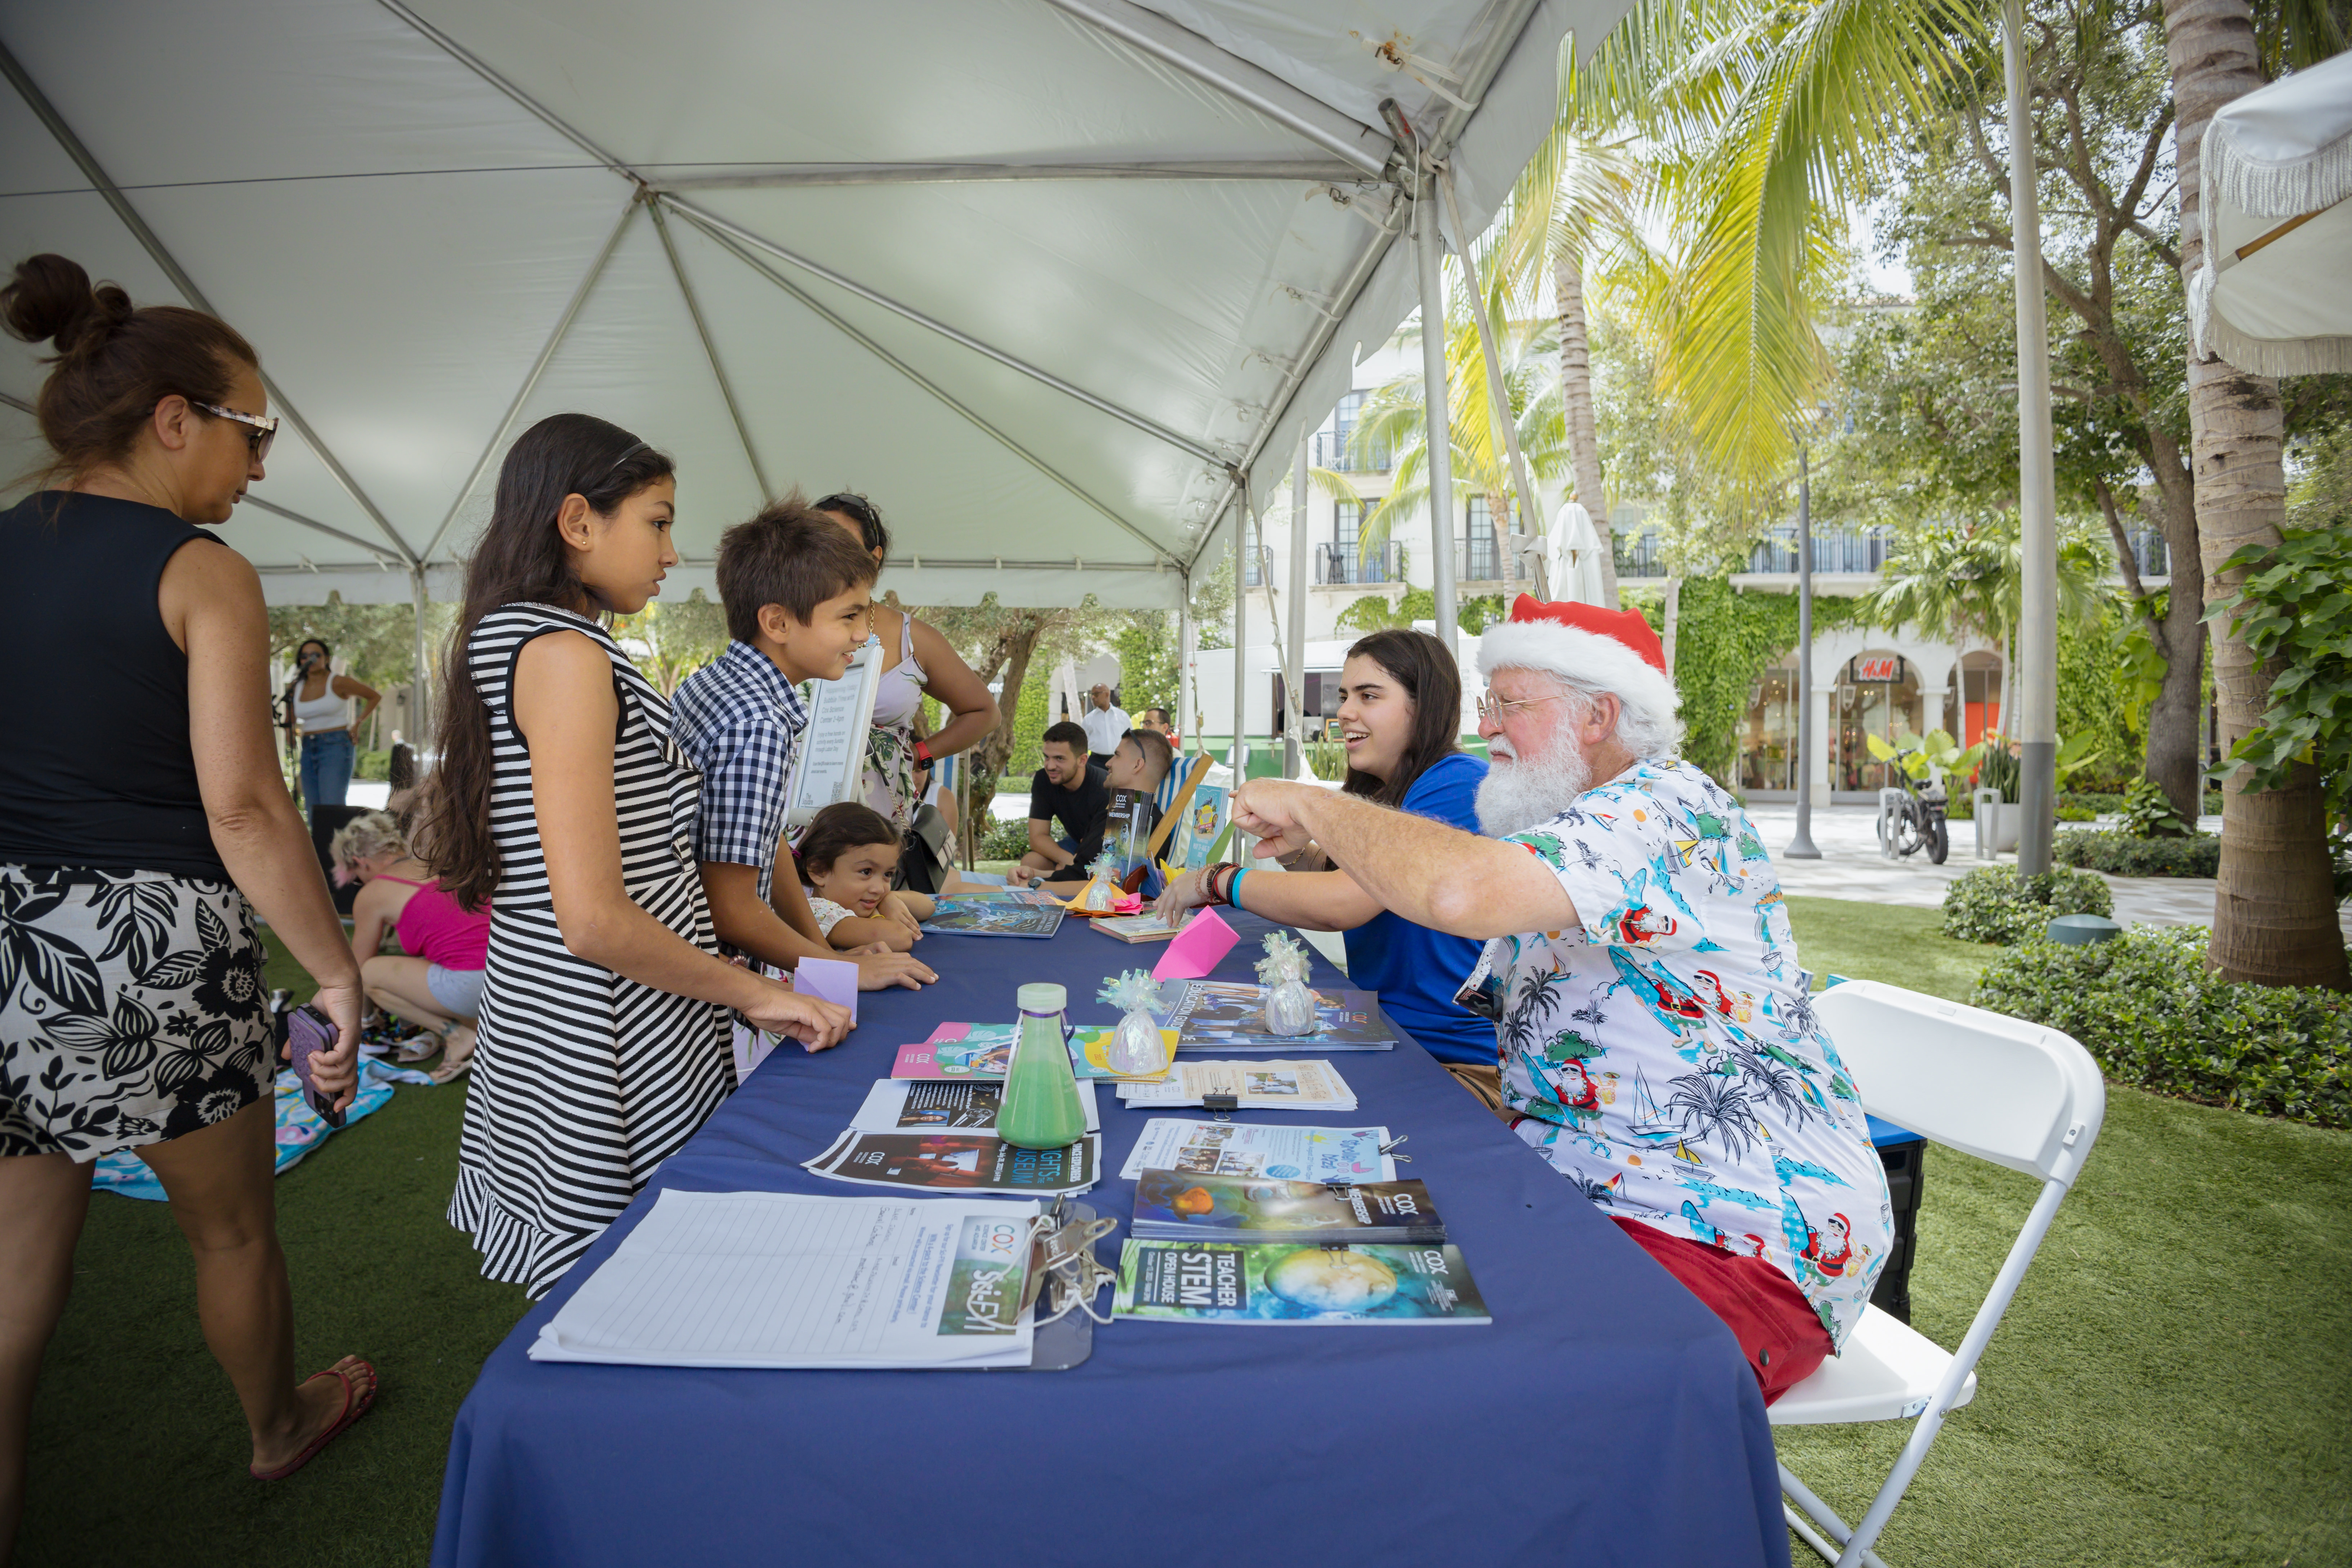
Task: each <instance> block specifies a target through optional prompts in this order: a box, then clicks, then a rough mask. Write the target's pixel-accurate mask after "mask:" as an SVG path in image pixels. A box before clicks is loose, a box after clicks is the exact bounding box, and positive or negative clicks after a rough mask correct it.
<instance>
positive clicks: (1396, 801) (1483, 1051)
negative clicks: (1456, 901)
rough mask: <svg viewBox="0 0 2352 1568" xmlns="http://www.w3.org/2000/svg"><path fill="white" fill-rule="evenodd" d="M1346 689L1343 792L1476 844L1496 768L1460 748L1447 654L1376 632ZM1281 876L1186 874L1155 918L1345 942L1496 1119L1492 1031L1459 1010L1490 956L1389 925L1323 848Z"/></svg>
mask: <svg viewBox="0 0 2352 1568" xmlns="http://www.w3.org/2000/svg"><path fill="white" fill-rule="evenodd" d="M1339 683H1340V687H1341V689H1342V695H1341V700H1340V703H1339V732H1340V734H1341V736H1342V737H1343V738H1344V740H1345V742H1346V745H1347V750H1348V777H1347V781H1346V782H1345V783H1344V784H1341V785H1340V786H1339V787H1340V788H1341V789H1343V790H1345V791H1346V792H1347V793H1348V794H1349V795H1364V796H1366V797H1368V798H1370V799H1371V800H1373V801H1376V802H1378V803H1379V804H1381V805H1391V806H1394V807H1396V808H1397V809H1398V810H1399V811H1410V812H1412V813H1413V814H1414V815H1416V816H1427V817H1431V818H1433V819H1434V820H1436V821H1439V822H1443V823H1444V824H1446V825H1447V826H1452V827H1461V828H1466V829H1468V830H1469V831H1470V832H1473V833H1475V832H1477V831H1478V785H1479V784H1480V783H1481V782H1482V781H1483V780H1484V779H1485V778H1486V763H1485V762H1484V761H1482V760H1481V759H1479V758H1476V757H1474V756H1471V755H1469V754H1468V753H1467V752H1464V751H1463V750H1462V748H1461V746H1460V744H1459V743H1458V738H1459V734H1460V731H1461V728H1462V675H1461V671H1460V670H1459V669H1458V668H1456V667H1455V665H1454V656H1453V655H1452V654H1450V653H1448V652H1446V651H1445V645H1444V643H1441V642H1439V641H1438V640H1437V639H1436V638H1435V637H1431V636H1430V635H1429V634H1428V633H1426V632H1415V631H1399V630H1391V631H1380V632H1374V633H1372V634H1371V635H1370V637H1362V638H1360V639H1358V641H1357V642H1356V645H1355V646H1354V647H1350V648H1349V650H1348V662H1347V664H1346V666H1345V667H1344V668H1342V669H1341V670H1340V672H1339ZM1283 864H1284V866H1285V868H1286V869H1287V870H1290V871H1303V872H1306V873H1307V875H1304V876H1291V875H1276V876H1268V875H1265V873H1263V872H1254V871H1251V870H1250V869H1249V868H1247V867H1244V866H1239V865H1235V864H1234V863H1233V862H1230V861H1228V862H1223V863H1221V864H1219V865H1215V866H1211V867H1208V868H1204V869H1202V870H1199V871H1187V872H1185V873H1184V874H1183V875H1182V876H1181V877H1178V878H1177V879H1175V880H1173V881H1171V882H1170V883H1169V884H1168V889H1167V891H1165V892H1163V893H1162V894H1160V902H1159V904H1158V906H1157V910H1156V912H1157V913H1158V914H1159V915H1160V918H1161V919H1162V920H1171V919H1174V918H1176V917H1178V916H1179V915H1181V913H1182V912H1183V911H1184V910H1189V909H1191V908H1192V907H1193V906H1194V905H1196V904H1205V903H1219V904H1231V905H1234V906H1235V907H1237V908H1240V909H1245V910H1249V911H1250V912H1251V913H1252V914H1259V915H1264V916H1265V917H1266V918H1267V919H1269V920H1276V921H1281V922H1283V923H1284V924H1285V925H1294V926H1299V927H1303V928H1305V929H1306V930H1308V931H1345V932H1346V933H1347V943H1348V978H1349V980H1350V981H1351V982H1353V983H1354V984H1356V985H1357V986H1358V987H1360V989H1362V990H1366V991H1372V992H1377V993H1379V994H1380V998H1381V1007H1382V1008H1383V1009H1384V1010H1385V1011H1386V1012H1387V1013H1388V1014H1389V1016H1391V1018H1393V1019H1394V1020H1395V1021H1396V1023H1397V1026H1399V1027H1400V1028H1402V1029H1403V1030H1404V1031H1405V1032H1406V1033H1407V1034H1410V1035H1411V1036H1412V1037H1413V1038H1414V1039H1416V1040H1418V1041H1420V1042H1421V1044H1422V1046H1423V1047H1424V1048H1426V1049H1427V1050H1428V1052H1429V1054H1430V1055H1432V1056H1433V1057H1435V1058H1437V1059H1438V1061H1439V1063H1440V1064H1441V1065H1442V1066H1444V1068H1445V1070H1446V1071H1448V1072H1450V1073H1452V1074H1453V1075H1454V1077H1455V1078H1456V1079H1459V1080H1460V1081H1461V1082H1462V1084H1463V1086H1464V1087H1465V1088H1466V1089H1469V1090H1470V1092H1471V1093H1473V1094H1475V1095H1476V1096H1477V1097H1478V1098H1479V1100H1481V1101H1482V1102H1484V1103H1485V1104H1486V1108H1487V1109H1488V1110H1496V1111H1497V1113H1498V1114H1499V1108H1500V1107H1501V1105H1502V1102H1503V1094H1502V1080H1501V1076H1500V1073H1499V1071H1498V1069H1497V1068H1496V1056H1495V1026H1494V1025H1493V1023H1491V1022H1490V1021H1488V1020H1487V1019H1485V1018H1482V1017H1479V1016H1477V1015H1476V1014H1475V1013H1473V1012H1471V1011H1470V1010H1469V1009H1468V1008H1466V1007H1464V1006H1463V1005H1461V1004H1460V1003H1458V1002H1456V1001H1455V1000H1454V994H1455V993H1456V992H1457V991H1458V990H1459V989H1460V988H1461V985H1462V983H1463V981H1465V979H1467V978H1468V977H1469V974H1470V972H1471V970H1472V969H1474V968H1475V967H1476V965H1477V963H1478V950H1479V944H1478V943H1477V942H1472V941H1470V940H1469V939H1468V938H1466V937H1458V936H1448V935H1446V934H1445V933H1444V932H1443V931H1431V930H1430V929H1429V928H1428V927H1426V926H1419V925H1415V924H1413V923H1412V921H1408V920H1405V919H1404V918H1403V917H1402V916H1400V915H1395V914H1391V913H1390V912H1389V911H1388V910H1384V909H1382V908H1381V906H1380V905H1379V904H1377V903H1375V902H1374V901H1373V900H1372V898H1371V896H1370V894H1368V893H1366V892H1365V891H1364V890H1363V889H1361V888H1360V887H1358V886H1357V885H1356V881H1355V879H1353V878H1351V877H1349V875H1348V873H1347V870H1346V868H1344V867H1341V868H1328V862H1327V861H1326V860H1325V858H1324V857H1323V854H1322V852H1321V851H1320V850H1319V849H1317V848H1315V847H1312V846H1310V847H1307V849H1305V850H1303V851H1301V852H1300V853H1299V854H1297V855H1295V856H1292V857H1289V858H1286V859H1285V861H1284V862H1283Z"/></svg>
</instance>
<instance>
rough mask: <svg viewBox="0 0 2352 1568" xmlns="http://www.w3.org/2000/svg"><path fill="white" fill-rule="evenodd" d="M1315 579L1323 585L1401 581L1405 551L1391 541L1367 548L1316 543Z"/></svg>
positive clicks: (1355, 545) (1402, 579)
mask: <svg viewBox="0 0 2352 1568" xmlns="http://www.w3.org/2000/svg"><path fill="white" fill-rule="evenodd" d="M1315 581H1316V582H1317V583H1318V584H1344V583H1402V582H1403V581H1404V552H1402V550H1400V549H1399V548H1398V547H1397V543H1396V542H1395V541H1394V540H1391V541H1390V542H1387V543H1386V544H1381V545H1375V546H1372V547H1370V548H1369V549H1368V548H1366V547H1365V546H1363V545H1360V544H1318V545H1317V546H1316V547H1315Z"/></svg>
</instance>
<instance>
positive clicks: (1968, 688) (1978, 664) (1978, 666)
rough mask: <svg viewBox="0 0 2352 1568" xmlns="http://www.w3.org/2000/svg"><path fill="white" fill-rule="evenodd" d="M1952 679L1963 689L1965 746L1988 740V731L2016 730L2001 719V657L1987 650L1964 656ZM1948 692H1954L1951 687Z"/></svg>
mask: <svg viewBox="0 0 2352 1568" xmlns="http://www.w3.org/2000/svg"><path fill="white" fill-rule="evenodd" d="M1952 678H1953V679H1954V681H1956V682H1957V683H1958V687H1959V701H1960V736H1959V742H1960V744H1961V745H1963V746H1973V745H1975V744H1976V743H1977V742H1979V741H1981V740H1983V739H1984V738H1985V731H1988V730H1994V729H1999V730H2014V729H2015V728H2016V726H2015V725H2013V724H2011V723H2010V722H2009V721H2006V720H2005V719H2003V718H2002V717H2001V711H2000V709H2001V698H2002V691H2001V679H2000V655H1999V654H1997V653H1992V652H1990V651H1988V650H1986V649H1983V648H1978V649H1975V650H1973V651H1971V652H1969V653H1965V654H1962V655H1961V656H1960V662H1959V667H1958V668H1957V669H1956V670H1955V671H1954V672H1953V677H1952ZM1947 690H1949V688H1947Z"/></svg>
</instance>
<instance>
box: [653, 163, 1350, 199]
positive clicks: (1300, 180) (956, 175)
mask: <svg viewBox="0 0 2352 1568" xmlns="http://www.w3.org/2000/svg"><path fill="white" fill-rule="evenodd" d="M1021 180H1197V181H1222V180H1272V181H1277V182H1283V183H1287V184H1309V185H1322V184H1332V185H1356V184H1369V183H1370V182H1371V180H1372V176H1370V175H1368V174H1365V173H1364V172H1363V171H1362V170H1361V169H1360V168H1358V167H1357V166H1356V165H1355V164H1353V163H1333V162H1328V161H1323V160H1317V159H1274V158H1268V159H1248V160H1239V161H1234V160H1220V159H1193V160H1169V159H1146V160H1139V161H1135V162H1121V161H1112V160H1107V161H1104V162H1101V163H783V164H779V165H777V166H776V167H774V168H772V169H761V170H756V171H746V172H745V173H742V174H688V175H687V176H685V177H683V178H680V179H665V180H659V181H656V183H655V185H654V188H655V189H656V190H658V191H663V192H673V191H677V192H686V191H765V190H793V189H802V188H819V187H825V186H833V185H950V184H984V183H990V182H1004V181H1021Z"/></svg>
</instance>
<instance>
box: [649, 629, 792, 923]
mask: <svg viewBox="0 0 2352 1568" xmlns="http://www.w3.org/2000/svg"><path fill="white" fill-rule="evenodd" d="M670 712H671V713H672V714H673V715H674V724H675V733H676V735H677V743H678V745H679V746H680V747H681V748H682V749H683V750H684V751H685V752H686V754H687V756H688V758H689V759H690V760H691V761H692V762H693V763H694V765H695V766H696V767H698V768H699V769H701V770H702V807H701V810H700V811H699V812H698V813H697V814H696V816H695V819H694V856H695V858H696V859H698V860H719V861H724V862H726V863H727V864H728V865H730V866H756V867H758V868H759V869H760V900H761V902H762V903H765V902H766V901H767V898H768V892H769V885H770V883H771V882H772V880H773V879H774V876H775V869H776V850H777V847H778V846H779V845H780V844H782V840H783V836H784V796H785V793H786V792H787V791H788V790H789V789H790V788H791V787H792V777H793V748H794V747H795V746H797V745H799V743H800V738H801V731H803V730H805V729H807V728H808V718H809V715H808V704H806V703H805V702H803V701H802V700H801V694H800V691H799V689H797V688H795V687H794V686H793V683H792V682H791V681H789V680H786V679H784V672H783V671H782V670H781V669H778V668H776V666H775V662H774V661H773V660H772V659H771V658H768V656H767V655H766V654H764V653H761V651H760V650H759V649H758V648H755V647H752V646H751V644H749V643H745V642H730V643H729V644H728V645H727V651H726V652H725V653H723V654H721V655H720V656H719V659H718V661H717V662H716V663H714V664H710V665H707V666H705V667H704V668H701V669H698V670H697V671H696V672H695V673H694V674H692V675H691V676H688V678H687V680H686V683H685V684H684V685H682V686H680V687H679V688H678V689H677V696H675V697H673V698H671V699H670Z"/></svg>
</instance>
